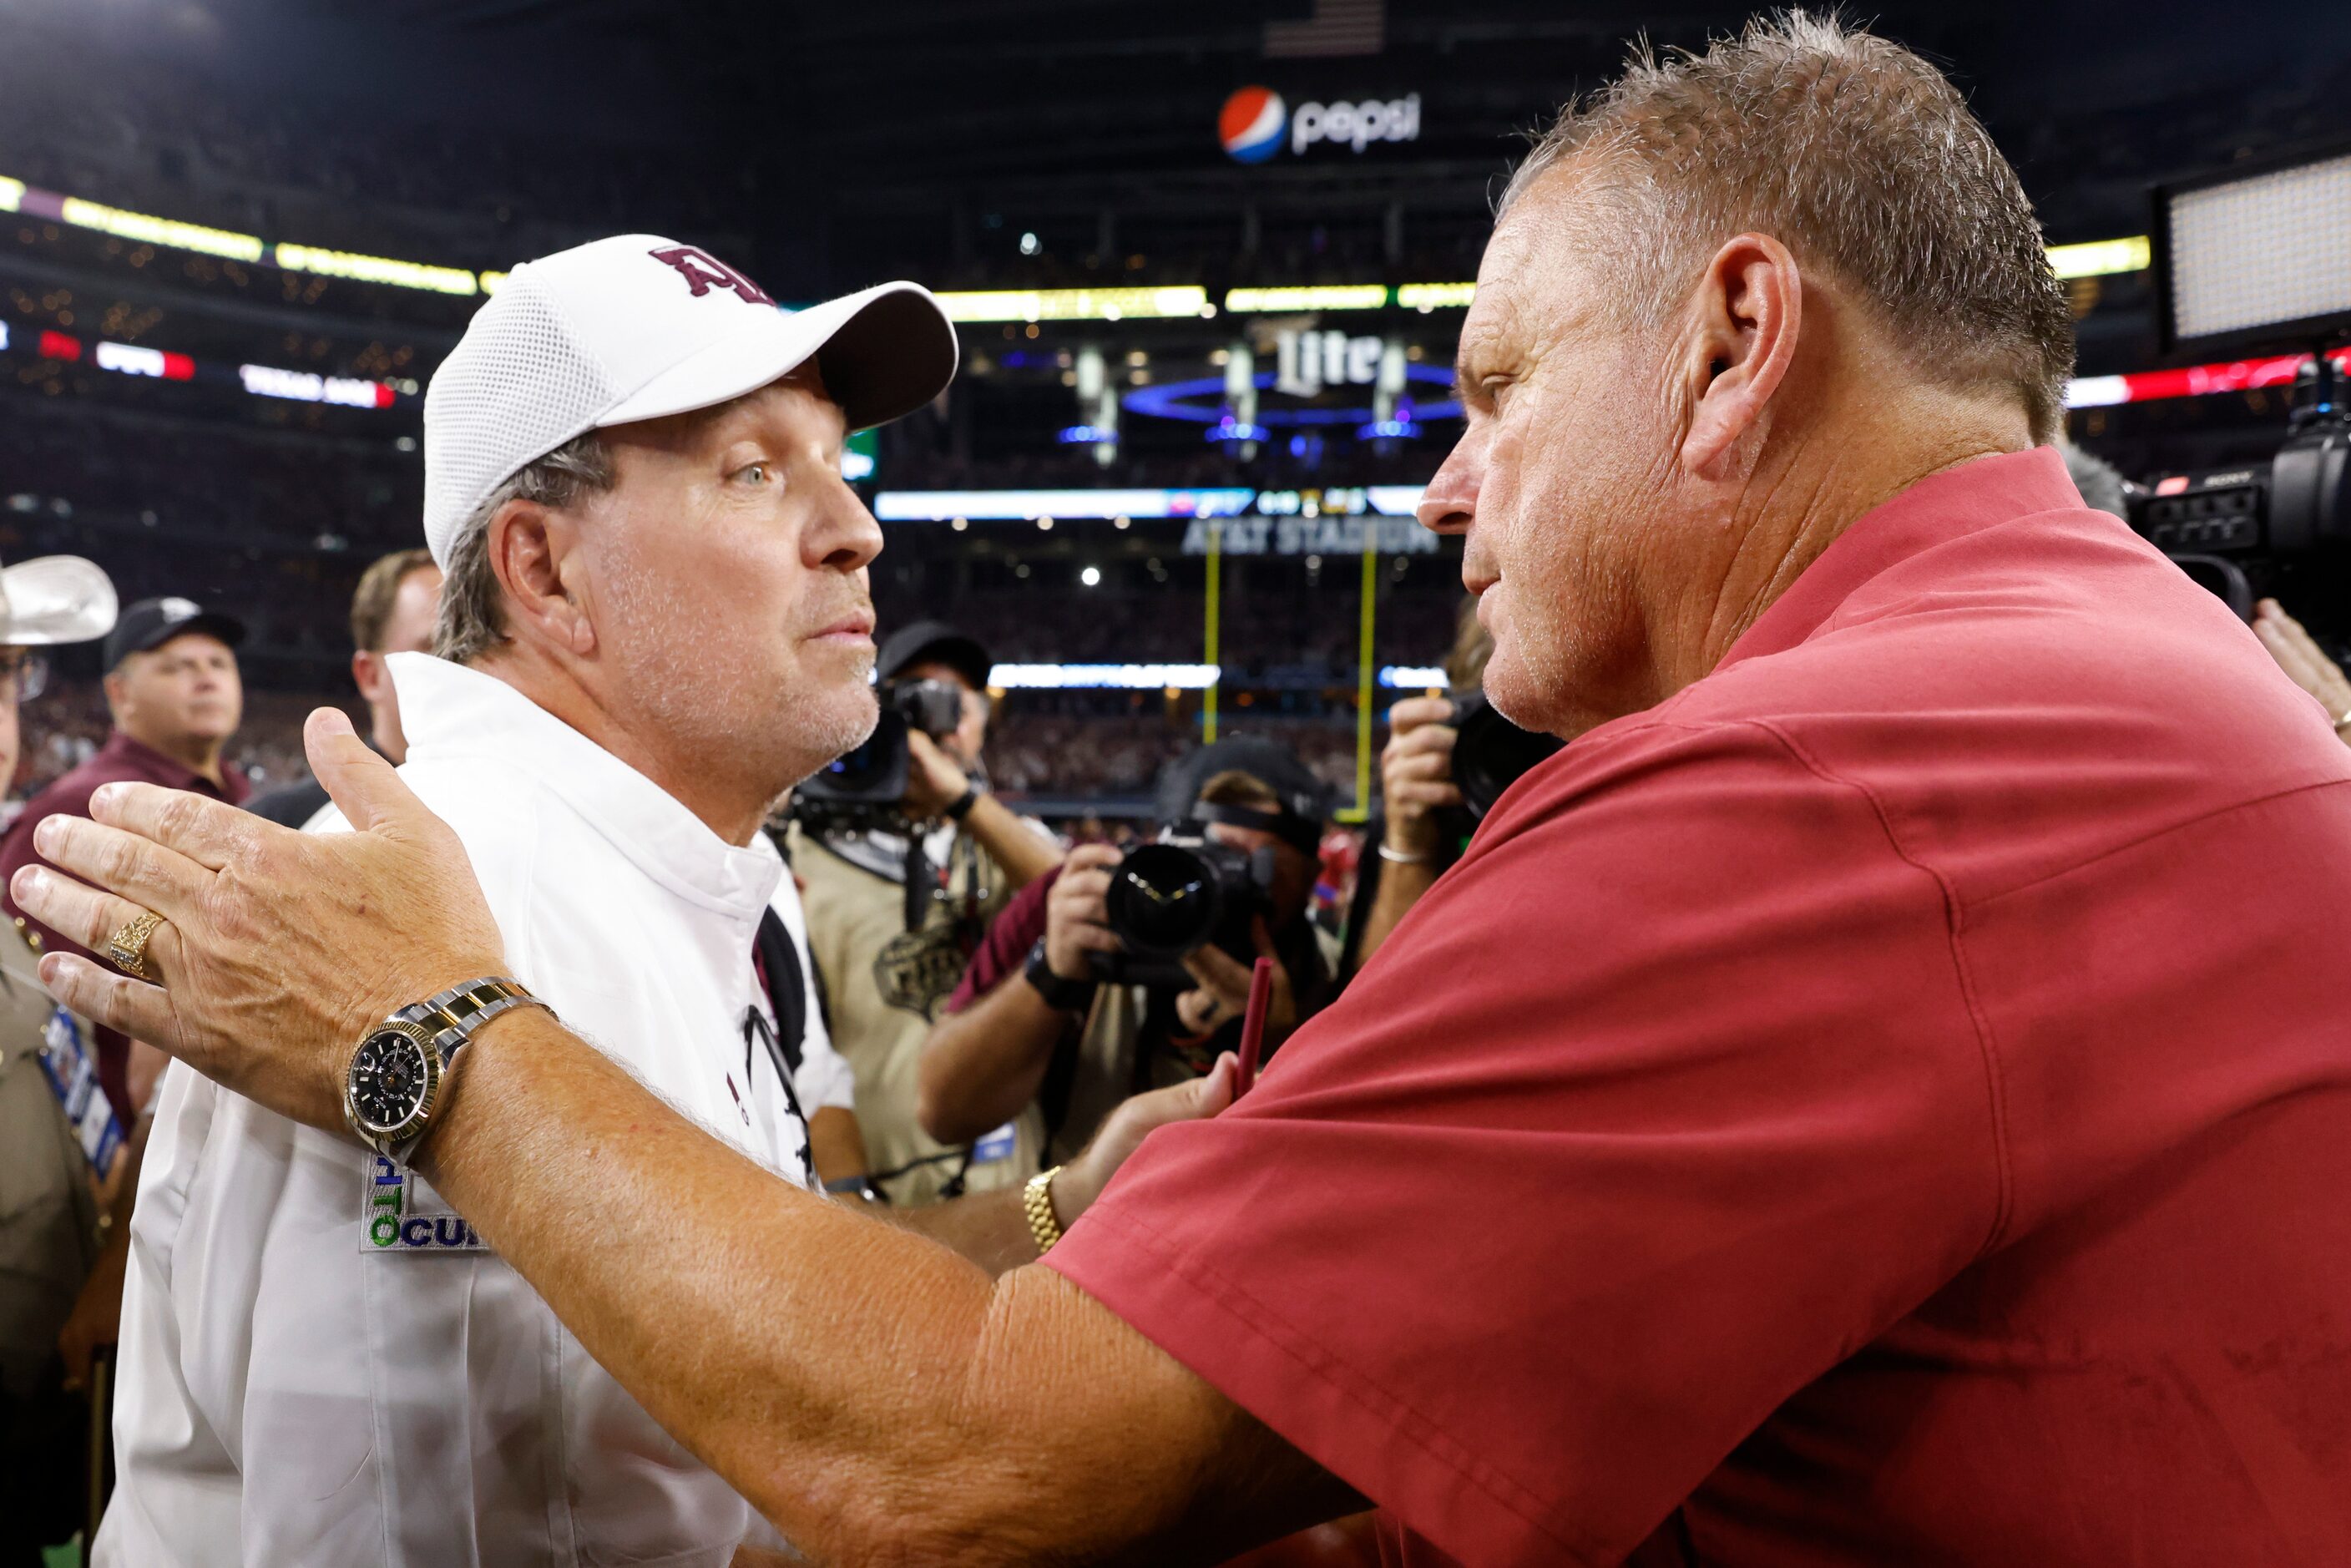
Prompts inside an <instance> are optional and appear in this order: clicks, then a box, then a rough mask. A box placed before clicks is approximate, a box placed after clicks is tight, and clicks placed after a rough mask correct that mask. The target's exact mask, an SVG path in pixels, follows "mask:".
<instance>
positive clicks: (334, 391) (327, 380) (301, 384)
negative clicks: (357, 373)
mask: <svg viewBox="0 0 2351 1568" xmlns="http://www.w3.org/2000/svg"><path fill="white" fill-rule="evenodd" d="M236 373H237V377H238V379H239V380H240V381H242V382H244V383H245V390H246V391H247V392H251V393H252V394H253V395H254V396H256V397H282V398H290V399H292V400H293V401H294V402H332V403H340V404H342V405H343V406H344V407H346V408H390V407H391V406H392V389H391V388H390V387H388V386H386V385H384V384H383V383H382V382H369V381H359V380H355V379H353V378H350V377H346V376H321V375H316V374H313V373H312V372H311V371H281V370H279V369H277V367H276V366H273V365H239V366H237V368H236Z"/></svg>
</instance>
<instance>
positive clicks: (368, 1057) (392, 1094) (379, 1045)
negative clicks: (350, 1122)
mask: <svg viewBox="0 0 2351 1568" xmlns="http://www.w3.org/2000/svg"><path fill="white" fill-rule="evenodd" d="M428 1050H429V1048H428V1047H427V1046H425V1045H424V1043H423V1041H421V1040H414V1039H413V1038H411V1037H410V1036H408V1035H406V1034H403V1033H402V1032H401V1031H400V1030H389V1029H387V1030H378V1031H377V1032H375V1033H374V1034H371V1035H370V1036H368V1037H367V1039H366V1040H361V1041H360V1049H359V1052H358V1054H357V1055H355V1056H353V1057H352V1058H351V1077H350V1100H351V1109H352V1111H353V1112H355V1113H357V1115H358V1118H359V1120H360V1122H361V1123H363V1124H366V1125H367V1126H369V1127H371V1128H373V1129H375V1130H376V1131H378V1132H391V1131H392V1130H393V1129H395V1128H398V1127H401V1126H402V1125H404V1124H407V1123H408V1122H409V1121H410V1120H411V1119H413V1117H414V1116H415V1115H416V1113H418V1112H419V1111H422V1110H423V1108H424V1100H425V1095H426V1094H427V1093H428V1092H430V1090H431V1088H432V1086H433V1076H434V1075H433V1071H432V1068H433V1063H432V1060H431V1058H430V1056H429V1055H428V1054H427V1051H428Z"/></svg>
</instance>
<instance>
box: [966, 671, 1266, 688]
mask: <svg viewBox="0 0 2351 1568" xmlns="http://www.w3.org/2000/svg"><path fill="white" fill-rule="evenodd" d="M1218 674H1220V671H1219V670H1218V668H1217V666H1216V665H1214V664H998V665H996V666H995V667H993V668H992V669H990V670H989V671H988V672H987V684H988V685H989V686H991V687H993V688H995V689H996V690H998V691H1024V690H1025V691H1080V690H1118V691H1137V692H1139V691H1154V690H1164V691H1187V692H1200V691H1206V690H1207V689H1208V688H1209V687H1210V686H1213V685H1216V684H1217V676H1218Z"/></svg>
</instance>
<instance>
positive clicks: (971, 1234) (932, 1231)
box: [879, 1186, 1037, 1279]
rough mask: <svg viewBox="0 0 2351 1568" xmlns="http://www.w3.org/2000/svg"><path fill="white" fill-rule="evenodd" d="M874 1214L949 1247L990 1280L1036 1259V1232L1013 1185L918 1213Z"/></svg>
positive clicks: (914, 1210)
mask: <svg viewBox="0 0 2351 1568" xmlns="http://www.w3.org/2000/svg"><path fill="white" fill-rule="evenodd" d="M879 1215H880V1218H884V1219H888V1220H889V1221H891V1222H892V1223H893V1224H895V1225H901V1226H904V1228H907V1229H908V1230H911V1231H913V1232H914V1234H916V1235H917V1236H927V1237H929V1238H930V1239H932V1240H934V1241H935V1242H937V1243H938V1244H939V1245H940V1246H942V1247H948V1248H953V1249H955V1250H956V1252H957V1253H959V1254H961V1255H962V1256H963V1257H965V1258H968V1259H969V1260H971V1261H973V1262H975V1263H977V1264H978V1265H979V1266H980V1267H981V1268H982V1269H984V1270H987V1276H988V1278H990V1279H994V1278H996V1277H997V1276H998V1275H1001V1274H1003V1273H1006V1272H1007V1271H1008V1270H1013V1269H1018V1268H1019V1267H1020V1265H1022V1264H1023V1263H1034V1262H1035V1261H1036V1260H1037V1237H1036V1233H1035V1232H1033V1231H1031V1230H1030V1229H1029V1214H1028V1210H1026V1209H1025V1208H1023V1207H1021V1204H1020V1189H1019V1187H1017V1186H1016V1187H1008V1188H1005V1189H1004V1190H1002V1191H998V1192H975V1193H973V1194H971V1195H970V1196H968V1197H958V1198H956V1199H955V1200H953V1201H952V1202H948V1203H929V1204H925V1205H923V1206H922V1207H919V1208H891V1209H883V1210H880V1211H879Z"/></svg>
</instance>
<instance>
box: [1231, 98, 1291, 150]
mask: <svg viewBox="0 0 2351 1568" xmlns="http://www.w3.org/2000/svg"><path fill="white" fill-rule="evenodd" d="M1289 129H1290V110H1289V108H1288V106H1287V105H1285V104H1284V103H1283V102H1282V101H1281V95H1280V93H1278V92H1276V91H1274V90H1273V89H1271V88H1265V87H1245V88H1243V89H1240V91H1238V92H1237V93H1235V94H1233V96H1232V97H1230V98H1228V99H1225V108H1224V112H1223V113H1221V114H1219V115H1217V135H1218V136H1219V137H1220V138H1222V139H1223V141H1224V143H1225V151H1226V152H1229V153H1231V154H1232V156H1233V159H1234V161H1235V162H1240V163H1262V162H1265V161H1266V160H1267V159H1269V158H1270V157H1272V156H1273V155H1274V154H1275V153H1277V152H1280V151H1281V137H1282V133H1283V132H1284V131H1287V130H1289Z"/></svg>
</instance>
